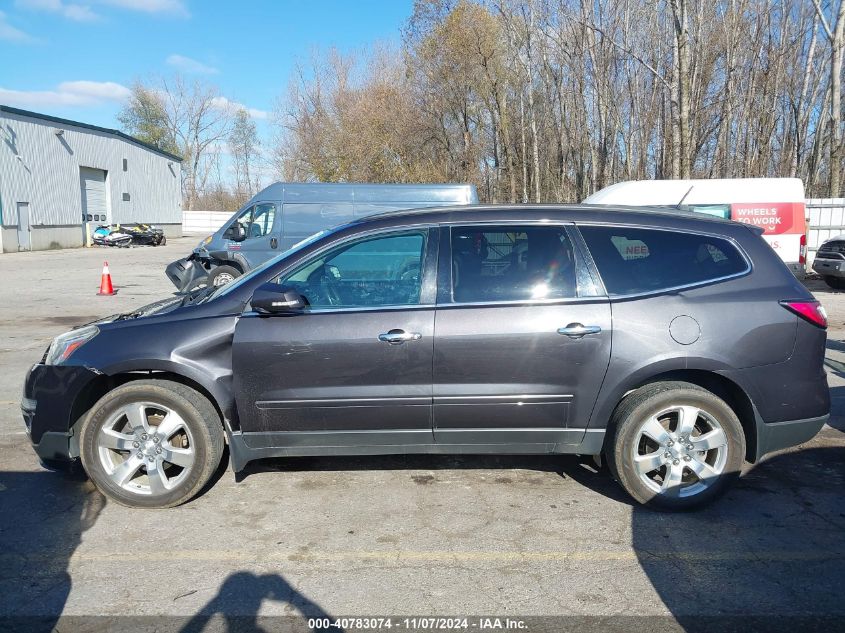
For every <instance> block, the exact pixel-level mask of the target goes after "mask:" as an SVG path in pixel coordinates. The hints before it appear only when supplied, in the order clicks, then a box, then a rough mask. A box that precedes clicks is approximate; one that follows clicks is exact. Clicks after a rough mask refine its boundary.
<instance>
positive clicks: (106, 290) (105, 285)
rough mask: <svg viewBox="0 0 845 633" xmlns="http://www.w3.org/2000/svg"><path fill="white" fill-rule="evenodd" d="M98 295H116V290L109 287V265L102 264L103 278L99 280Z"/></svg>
mask: <svg viewBox="0 0 845 633" xmlns="http://www.w3.org/2000/svg"><path fill="white" fill-rule="evenodd" d="M97 294H98V295H103V296H106V295H116V294H117V290H115V289H114V286H112V285H111V273H109V263H108V262H103V276H102V278H101V280H100V292H98V293H97Z"/></svg>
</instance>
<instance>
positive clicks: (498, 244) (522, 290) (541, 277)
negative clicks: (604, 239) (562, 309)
mask: <svg viewBox="0 0 845 633" xmlns="http://www.w3.org/2000/svg"><path fill="white" fill-rule="evenodd" d="M575 279H576V278H575V256H574V252H573V249H572V245H571V244H570V243H569V238H568V237H567V235H566V230H565V229H564V228H563V227H561V226H496V227H483V226H472V227H453V228H452V296H453V298H454V300H455V301H457V302H461V303H466V302H469V303H476V302H489V301H527V300H535V299H565V298H569V297H574V296H576V295H575Z"/></svg>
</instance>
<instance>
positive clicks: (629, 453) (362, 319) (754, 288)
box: [22, 206, 830, 509]
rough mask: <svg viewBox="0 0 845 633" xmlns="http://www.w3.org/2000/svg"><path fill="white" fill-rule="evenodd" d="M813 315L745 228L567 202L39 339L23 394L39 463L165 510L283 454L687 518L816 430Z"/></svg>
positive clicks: (485, 216)
mask: <svg viewBox="0 0 845 633" xmlns="http://www.w3.org/2000/svg"><path fill="white" fill-rule="evenodd" d="M826 325H827V323H826V318H825V314H824V311H823V309H822V307H821V306H820V305H819V303H818V302H817V301H815V300H814V299H813V297H812V295H811V294H810V293H809V292H808V291H807V290H806V289H805V288H804V287H803V286H802V285H801V284H800V283H799V282H798V281H797V280H796V279H795V278H794V277H793V275H792V274H791V273H790V271H789V269H788V268H787V267H786V266H785V265H784V263H783V262H782V261H781V260H780V259H779V258H778V256H777V255H776V254H775V252H774V251H773V250H772V249H771V248H770V247H769V246H768V244H767V243H766V242H765V241H764V240H763V239H762V237H761V231H760V230H759V229H756V228H754V227H750V226H748V225H745V224H739V223H734V222H731V221H726V220H722V219H718V218H713V217H707V216H702V215H698V214H678V213H677V212H674V211H668V210H667V211H659V210H650V211H649V210H642V209H635V208H608V209H602V210H596V208H595V207H590V208H587V207H583V206H567V207H559V206H547V207H543V206H537V207H527V206H499V207H470V208H464V209H450V208H441V209H434V210H419V211H404V212H394V213H389V214H386V215H377V216H371V217H367V218H361V219H358V220H356V221H354V222H351V223H348V224H346V225H344V226H342V227H339V228H336V229H334V230H332V231H324V232H321V233H319V234H317V235H315V236H313V237H311V238H310V239H308V240H306V241H304V242H303V243H301V244H299V245H298V246H296V247H294V248H292V249H290V250H289V251H288V252H286V253H284V254H283V255H280V256H279V257H276V258H275V259H272V260H270V261H267V262H265V263H264V264H263V265H261V266H259V267H257V268H255V269H253V270H252V271H250V272H249V273H247V274H245V275H243V276H242V277H240V278H239V279H236V280H235V281H233V282H232V283H230V284H228V285H226V286H224V287H221V288H216V289H215V288H208V289H205V290H202V291H198V292H194V293H192V294H190V295H187V296H185V297H181V298H180V297H176V298H171V299H169V300H165V301H164V302H160V303H159V304H154V305H153V306H148V307H147V308H144V309H142V310H139V311H138V312H135V313H131V314H123V315H119V316H117V317H112V318H109V319H104V320H101V321H98V322H95V323H93V324H90V325H87V326H85V327H81V328H78V329H75V330H72V331H71V332H68V333H66V334H63V335H61V336H59V337H57V338H56V339H55V340H54V341H53V342H52V343H51V344H50V346H49V349H48V350H47V352H46V354H45V356H44V358H43V359H42V361H41V362H40V363H38V364H36V365H35V366H34V367H32V369H31V370H30V372H29V374H28V375H27V377H26V382H25V390H24V399H23V403H22V408H23V413H24V418H25V421H26V427H27V430H28V432H29V433H30V437H31V440H32V443H33V445H34V447H35V450H36V452H37V453H38V455H39V456H40V457H41V458H42V459H43V460H44V461H45V462H47V463H49V464H54V465H55V464H56V462H57V460H75V459H79V460H80V461H81V462H82V465H83V466H84V468H85V470H86V472H87V473H88V475H89V476H90V477H91V479H92V480H93V481H94V483H95V484H96V485H97V487H99V489H100V490H101V491H102V492H103V493H104V494H105V495H107V496H108V497H110V498H111V499H114V500H115V501H117V502H119V503H123V504H126V505H129V506H138V507H168V506H174V505H177V504H180V503H183V502H185V501H187V500H189V499H191V498H192V497H193V496H194V495H196V494H197V493H198V491H199V490H200V489H201V488H202V487H203V485H205V484H206V483H207V482H208V480H209V478H210V476H211V474H212V473H213V472H214V470H215V469H216V468H217V467H218V464H219V462H220V460H221V456H222V453H223V446H224V444H226V443H227V444H228V447H229V459H230V464H231V467H232V469H233V470H235V471H240V470H242V469H243V468H244V466H245V465H246V464H247V463H248V462H249V461H251V460H255V459H259V458H267V457H275V458H278V457H287V456H297V455H312V456H313V455H348V454H355V455H373V454H389V453H438V454H443V453H450V454H456V453H530V454H549V453H577V454H582V455H601V456H603V457H604V458H605V459H606V460H607V463H608V464H609V466H610V470H611V472H612V473H613V475H614V477H615V478H616V479H617V480H618V481H619V483H620V484H621V485H622V486H623V487H624V488H625V490H627V491H628V493H630V495H631V496H632V497H633V498H634V499H636V500H637V501H639V502H641V503H645V504H649V505H652V506H657V507H661V508H668V509H685V508H690V507H693V506H696V505H699V504H702V503H705V502H707V501H710V500H711V499H713V498H714V497H716V496H717V495H718V494H720V493H721V492H722V491H723V490H724V489H725V488H726V486H727V485H728V484H729V483H730V482H731V481H732V480H734V479H735V478H736V477H737V476H738V473H739V472H740V467H741V465H742V462H743V460H748V461H751V462H754V461H757V460H759V459H761V458H762V457H763V456H764V455H766V454H768V453H770V452H772V451H775V450H778V449H781V448H784V447H787V446H792V445H795V444H799V443H801V442H804V441H806V440H808V439H810V438H812V437H813V436H814V435H815V434H816V433H817V432H818V431H819V429H820V428H821V427H822V425H823V424H824V423H825V421H826V420H827V419H828V415H829V409H830V400H829V394H828V387H827V382H826V377H825V372H824V369H823V365H822V363H823V358H824V350H825V337H826V332H825V328H826Z"/></svg>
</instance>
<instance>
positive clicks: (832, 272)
mask: <svg viewBox="0 0 845 633" xmlns="http://www.w3.org/2000/svg"><path fill="white" fill-rule="evenodd" d="M813 270H814V271H816V272H817V273H818V274H820V275H821V276H822V279H824V281H825V283H826V284H827V285H828V286H830V287H831V288H834V289H836V290H845V234H843V235H837V236H836V237H832V238H831V239H829V240H827V241H826V242H824V243H823V244H822V245H821V246H819V250H818V251H816V257H815V259H813Z"/></svg>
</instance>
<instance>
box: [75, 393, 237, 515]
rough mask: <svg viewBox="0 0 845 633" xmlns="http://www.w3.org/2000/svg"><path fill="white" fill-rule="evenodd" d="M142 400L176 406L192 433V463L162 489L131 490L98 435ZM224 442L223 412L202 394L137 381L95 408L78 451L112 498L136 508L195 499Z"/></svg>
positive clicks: (108, 395)
mask: <svg viewBox="0 0 845 633" xmlns="http://www.w3.org/2000/svg"><path fill="white" fill-rule="evenodd" d="M140 402H145V403H150V402H151V403H156V404H160V405H163V406H164V407H167V408H169V409H171V410H172V411H175V412H176V413H177V414H178V415H179V416H180V417H181V418H182V420H183V421H184V426H185V427H186V429H187V431H188V432H189V433H190V438H191V444H190V446H191V448H192V449H193V455H194V457H193V463H192V464H191V466H190V469H189V470H187V472H186V473H185V476H184V478H183V479H182V480H181V481H178V480H175V481H178V483H177V484H175V485H174V486H173V488H172V489H169V490H167V491H165V492H162V493H161V494H154V493H152V492H149V493H147V494H142V493H141V492H137V493H136V492H131V491H128V490H126V489H125V488H123V487H121V486H120V485H118V484H117V483H115V482H114V481H113V480H112V478H111V477H110V476H109V474H108V472H107V471H106V468H105V467H104V465H103V463H102V460H101V459H100V453H99V450H100V447H99V444H98V438H99V436H100V432H101V430H102V429H103V427H104V426H105V425H106V424H107V423H109V420H110V419H112V418H113V416H114V414H115V413H116V412H117V411H118V410H119V409H120V408H121V407H125V406H126V405H129V404H133V403H140ZM150 408H152V407H150ZM148 420H150V418H148ZM223 444H224V439H223V425H222V423H221V421H220V416H219V415H218V413H217V410H216V409H215V408H214V406H212V404H211V403H210V402H209V401H208V399H207V398H206V397H205V396H203V395H202V394H201V393H199V392H197V391H196V390H194V389H191V388H190V387H186V386H185V385H182V384H179V383H176V382H172V381H169V380H136V381H132V382H129V383H126V384H124V385H121V386H120V387H117V388H116V389H113V390H112V391H110V392H108V393H107V394H106V395H105V396H103V397H102V398H101V399H100V400H99V401H98V402H97V403H96V404H95V405H94V406H93V407H92V408H91V410H90V411H89V413H88V414H87V416H86V418H85V420H84V422H83V423H82V428H81V431H80V437H79V452H80V461H81V462H82V466H83V467H84V468H85V471H86V473H87V474H88V476H89V477H90V478H91V480H92V481H93V482H94V484H95V485H96V486H97V488H98V489H99V490H100V492H102V493H103V494H104V495H106V496H107V497H108V498H109V499H112V500H114V501H116V502H117V503H120V504H122V505H125V506H129V507H133V508H171V507H173V506H177V505H180V504H182V503H185V502H186V501H188V500H190V499H191V498H193V497H194V496H195V495H196V494H197V493H198V492H199V491H200V490H201V489H202V487H203V486H204V485H205V484H206V483H208V481H209V479H210V478H211V476H212V475H213V474H214V472H215V470H216V469H217V467H218V465H219V464H220V459H221V456H222V455H223ZM162 446H163V445H162ZM138 450H142V449H138ZM134 451H135V449H134V448H132V449H129V451H128V452H129V453H130V455H131V453H132V452H134ZM141 461H142V462H143V460H141ZM166 467H167V468H172V466H170V465H167V466H166ZM144 468H146V467H145V466H144ZM176 470H179V469H178V468H177V469H176ZM145 472H146V470H142V471H139V472H138V475H137V476H141V477H146V475H142V474H141V473H145ZM137 486H138V487H139V488H140V487H141V485H140V484H138V485H137Z"/></svg>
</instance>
